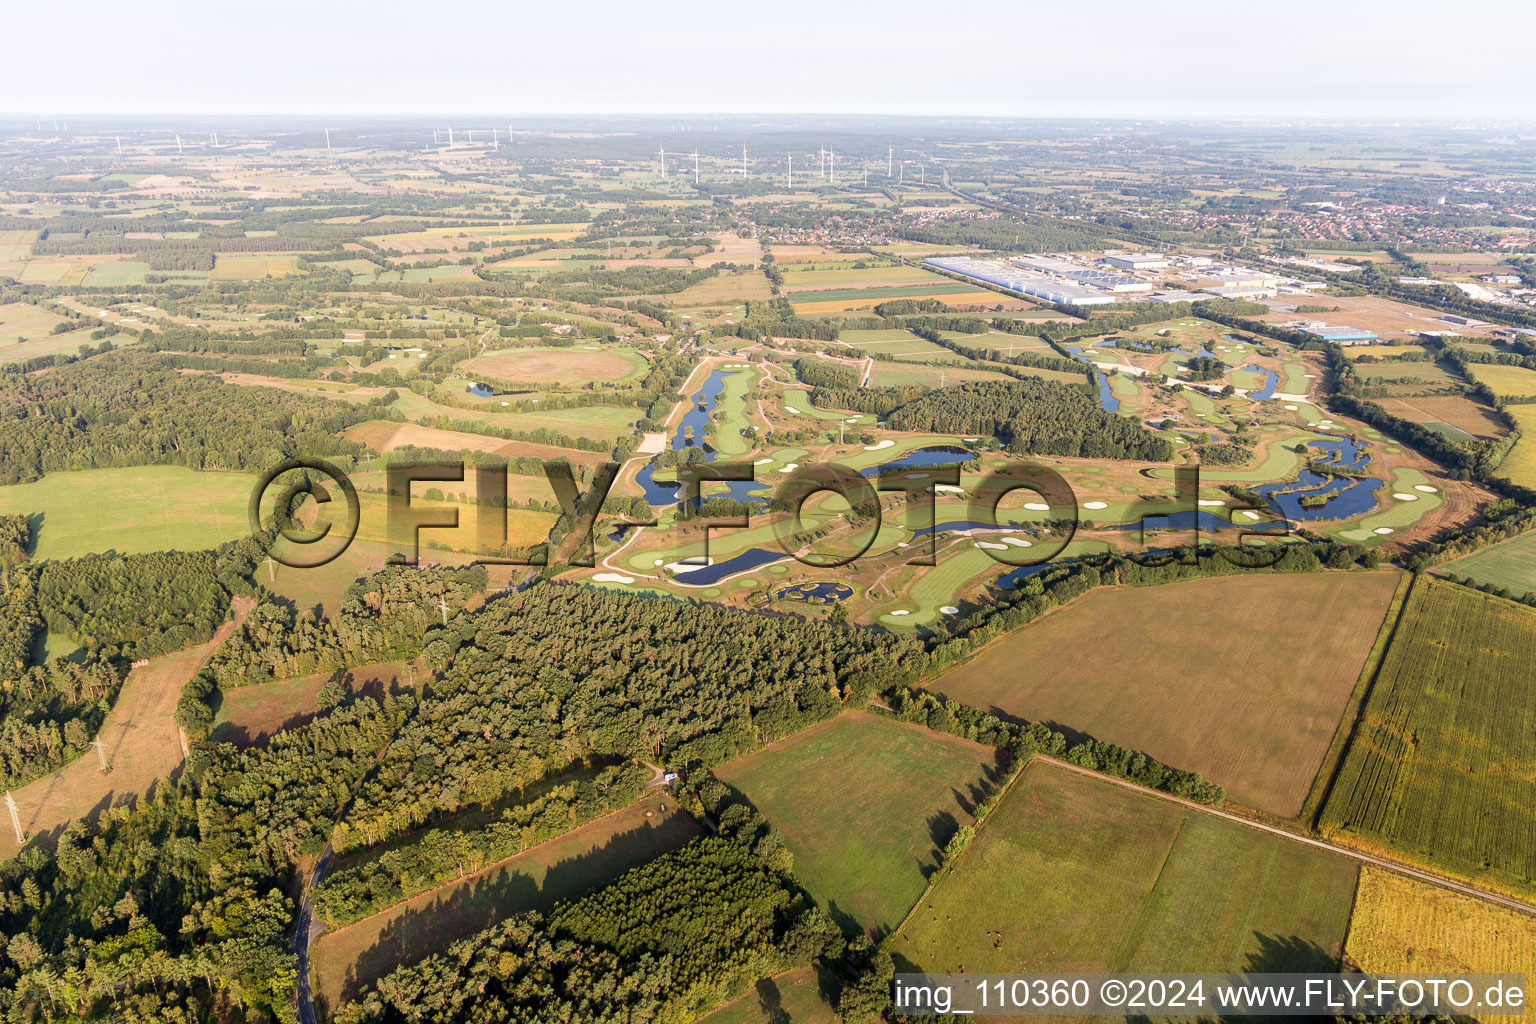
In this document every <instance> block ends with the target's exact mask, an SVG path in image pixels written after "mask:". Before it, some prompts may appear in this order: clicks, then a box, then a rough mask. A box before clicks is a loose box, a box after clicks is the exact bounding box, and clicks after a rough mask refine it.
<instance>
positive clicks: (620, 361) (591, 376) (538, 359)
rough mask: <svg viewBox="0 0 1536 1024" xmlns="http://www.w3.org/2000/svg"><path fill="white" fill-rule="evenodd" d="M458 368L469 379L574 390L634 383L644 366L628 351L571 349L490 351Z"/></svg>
mask: <svg viewBox="0 0 1536 1024" xmlns="http://www.w3.org/2000/svg"><path fill="white" fill-rule="evenodd" d="M460 366H461V368H462V369H463V370H464V371H465V372H466V373H468V374H470V375H471V376H475V375H482V376H486V377H494V378H496V379H498V380H511V381H527V382H529V383H534V384H560V385H565V386H574V385H577V384H584V383H587V382H589V381H604V382H612V383H622V382H623V381H628V380H634V379H637V378H639V377H642V376H644V375H645V372H646V366H647V363H646V361H645V360H644V359H642V358H641V357H640V355H639V354H638V353H636V352H635V350H634V349H631V348H598V347H597V346H583V345H571V346H567V347H562V348H509V349H499V350H493V351H490V352H486V353H484V354H482V355H478V356H475V357H474V358H473V359H470V360H468V361H466V362H464V363H462V364H460Z"/></svg>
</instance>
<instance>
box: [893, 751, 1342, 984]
mask: <svg viewBox="0 0 1536 1024" xmlns="http://www.w3.org/2000/svg"><path fill="white" fill-rule="evenodd" d="M1354 884H1355V868H1354V865H1353V863H1352V862H1351V861H1349V860H1347V859H1346V858H1344V857H1340V856H1337V855H1334V854H1330V853H1326V852H1324V851H1321V850H1317V849H1314V848H1311V847H1307V846H1303V845H1301V844H1299V843H1295V842H1292V841H1290V840H1286V839H1281V838H1279V837H1276V836H1272V835H1267V834H1265V833H1262V832H1259V831H1257V830H1255V829H1252V828H1249V827H1247V826H1244V825H1239V824H1237V823H1235V822H1230V821H1226V820H1223V819H1220V818H1215V817H1213V816H1211V815H1208V814H1205V813H1203V812H1200V811H1196V810H1192V809H1189V808H1186V807H1183V806H1180V805H1178V804H1175V803H1172V802H1170V801H1167V800H1162V799H1159V798H1158V797H1155V796H1152V795H1151V794H1148V793H1144V792H1139V791H1135V790H1131V789H1127V788H1124V787H1121V786H1117V785H1115V784H1113V783H1111V782H1109V781H1107V780H1105V779H1102V778H1099V777H1092V776H1088V775H1082V774H1078V773H1076V772H1072V771H1069V770H1068V769H1066V768H1062V767H1057V766H1055V765H1051V764H1048V763H1045V762H1040V761H1037V762H1035V763H1033V764H1031V765H1030V766H1029V767H1028V768H1026V769H1025V771H1024V774H1023V776H1022V777H1020V778H1019V779H1018V781H1017V782H1016V783H1015V784H1014V786H1013V788H1012V789H1010V790H1009V792H1008V794H1007V796H1005V797H1004V798H1003V800H1002V802H1001V803H999V805H998V806H997V808H996V809H995V810H994V811H993V812H992V813H991V814H990V815H988V817H987V819H986V820H985V821H984V822H983V823H982V824H981V826H980V827H979V830H978V834H977V837H976V838H975V839H974V840H973V841H972V842H971V845H970V847H969V848H968V849H967V850H966V851H965V853H963V854H962V855H961V856H960V858H959V860H958V861H957V863H956V864H955V866H954V869H953V871H952V872H950V873H948V874H946V875H945V876H944V877H943V879H942V880H941V881H940V882H939V884H938V885H937V886H936V887H935V889H934V891H933V892H932V893H930V894H929V895H928V897H927V898H926V899H925V900H924V901H923V905H922V906H920V907H919V908H918V909H917V911H916V912H915V913H914V914H913V915H912V917H911V919H910V920H909V921H908V922H907V924H906V926H905V927H904V928H903V929H902V932H901V934H900V936H899V937H898V938H897V939H896V942H895V946H894V952H895V954H896V956H897V957H898V960H897V964H898V967H897V969H898V970H901V969H903V962H905V963H906V964H910V965H912V966H913V969H922V970H928V971H954V970H959V969H961V968H962V967H963V968H964V969H965V970H966V971H981V972H986V971H994V972H1002V971H1238V970H1247V971H1253V970H1264V971H1303V970H1333V969H1334V967H1335V965H1336V963H1337V957H1338V954H1339V951H1340V949H1341V948H1342V945H1343V941H1344V935H1345V930H1346V926H1347V924H1348V922H1349V911H1350V901H1351V896H1352V894H1353V892H1354Z"/></svg>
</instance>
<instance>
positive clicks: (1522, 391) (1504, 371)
mask: <svg viewBox="0 0 1536 1024" xmlns="http://www.w3.org/2000/svg"><path fill="white" fill-rule="evenodd" d="M1467 372H1468V373H1470V374H1472V377H1473V379H1474V380H1476V381H1477V382H1478V383H1479V384H1486V385H1488V387H1489V388H1490V389H1491V390H1492V391H1493V393H1494V394H1495V395H1498V396H1499V399H1500V401H1505V400H1508V399H1511V398H1536V370H1527V369H1526V368H1525V367H1523V366H1504V365H1501V364H1499V363H1468V364H1467Z"/></svg>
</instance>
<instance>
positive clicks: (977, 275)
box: [923, 256, 1115, 306]
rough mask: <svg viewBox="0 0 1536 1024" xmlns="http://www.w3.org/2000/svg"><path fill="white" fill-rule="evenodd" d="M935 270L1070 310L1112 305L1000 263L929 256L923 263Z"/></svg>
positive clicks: (1102, 295) (1087, 292)
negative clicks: (1068, 307) (1070, 308)
mask: <svg viewBox="0 0 1536 1024" xmlns="http://www.w3.org/2000/svg"><path fill="white" fill-rule="evenodd" d="M923 263H924V264H926V265H927V266H930V267H933V268H935V269H936V270H944V271H948V272H949V273H951V274H959V275H960V276H961V277H969V278H971V279H972V280H976V281H983V282H985V283H987V284H991V285H996V286H997V287H999V288H1007V289H1008V290H1009V291H1014V292H1018V293H1020V294H1021V295H1031V296H1034V297H1035V298H1037V299H1044V300H1046V301H1047V302H1059V303H1062V304H1064V305H1073V306H1100V305H1104V304H1106V303H1110V302H1114V301H1115V300H1114V298H1113V296H1110V295H1108V294H1105V293H1104V292H1097V291H1093V290H1092V289H1089V288H1079V287H1076V286H1075V285H1073V284H1071V283H1063V282H1061V281H1053V280H1051V279H1050V278H1047V277H1040V276H1038V275H1033V274H1026V273H1023V272H1022V271H1020V270H1016V269H1014V268H1012V267H1009V266H1007V265H1005V264H1001V263H993V262H991V261H988V260H978V259H972V258H971V257H969V256H943V257H939V256H930V257H928V258H927V259H925V260H924V261H923Z"/></svg>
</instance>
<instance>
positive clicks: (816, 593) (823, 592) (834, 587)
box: [774, 580, 853, 604]
mask: <svg viewBox="0 0 1536 1024" xmlns="http://www.w3.org/2000/svg"><path fill="white" fill-rule="evenodd" d="M774 596H775V597H777V598H779V599H780V600H787V601H804V602H806V603H807V604H834V603H836V602H838V601H846V600H848V599H849V598H850V597H852V596H853V588H852V587H850V586H849V585H848V584H846V583H834V582H832V581H830V580H822V581H820V582H818V583H800V584H796V585H795V586H793V587H785V588H784V589H783V590H781V591H779V592H778V593H777V594H775V595H774Z"/></svg>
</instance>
